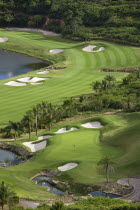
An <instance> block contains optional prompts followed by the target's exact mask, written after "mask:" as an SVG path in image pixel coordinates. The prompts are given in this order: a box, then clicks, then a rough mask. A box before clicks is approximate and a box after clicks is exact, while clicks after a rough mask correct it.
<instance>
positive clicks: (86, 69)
mask: <svg viewBox="0 0 140 210" xmlns="http://www.w3.org/2000/svg"><path fill="white" fill-rule="evenodd" d="M2 36H7V37H8V38H9V41H8V42H5V43H0V48H1V49H8V50H13V51H17V52H22V53H25V54H28V55H31V56H35V57H38V58H42V59H45V60H51V61H53V62H54V63H56V64H57V65H59V66H61V65H65V66H67V67H68V68H67V69H64V70H60V71H51V72H50V73H49V74H46V77H51V79H50V80H47V81H45V82H44V83H43V84H42V85H37V86H31V85H27V86H25V87H10V86H6V85H4V83H5V82H8V81H11V80H13V78H12V79H7V80H3V81H0V96H1V97H0V98H1V100H0V115H1V117H0V126H3V125H4V124H6V123H7V122H8V121H9V120H12V121H18V120H20V119H21V117H22V116H23V114H24V113H25V112H26V111H27V110H29V109H30V108H31V107H32V106H33V105H35V104H36V103H39V102H41V101H44V100H46V101H48V102H52V103H60V102H61V101H62V100H64V99H65V98H66V97H71V96H76V95H79V94H86V93H89V92H91V91H92V90H91V87H90V83H91V82H92V81H95V80H101V79H102V78H103V77H104V76H105V75H106V73H104V72H102V73H101V72H99V70H100V69H101V68H107V67H109V68H121V67H133V66H134V67H136V66H140V48H136V47H130V46H122V45H118V44H113V43H108V42H103V41H92V42H91V43H90V44H93V45H97V46H98V47H105V50H104V51H103V52H99V53H88V52H84V51H83V50H82V48H83V47H84V46H83V45H84V43H81V42H72V41H69V40H63V39H61V38H60V37H46V36H43V35H41V34H39V33H31V32H14V31H7V30H0V37H2ZM57 48H59V49H64V53H61V54H57V55H56V54H55V55H51V54H50V53H49V50H50V49H57ZM64 57H65V61H64V59H63V58H64ZM113 75H114V76H116V77H117V79H120V78H122V77H123V76H124V74H122V73H113ZM24 76H25V75H24ZM26 76H37V77H38V76H39V75H37V74H36V72H30V73H28V74H26ZM40 77H41V75H40ZM43 77H44V75H43ZM17 78H21V76H18V77H16V78H14V80H15V79H17ZM15 113H16V114H15Z"/></svg>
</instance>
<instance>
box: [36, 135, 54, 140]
mask: <svg viewBox="0 0 140 210" xmlns="http://www.w3.org/2000/svg"><path fill="white" fill-rule="evenodd" d="M50 137H52V135H46V136H39V137H38V140H44V139H48V138H50Z"/></svg>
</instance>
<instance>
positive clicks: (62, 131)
mask: <svg viewBox="0 0 140 210" xmlns="http://www.w3.org/2000/svg"><path fill="white" fill-rule="evenodd" d="M76 130H78V128H75V127H73V128H71V129H70V130H67V129H66V128H60V129H59V130H58V131H57V132H55V133H68V132H71V131H76Z"/></svg>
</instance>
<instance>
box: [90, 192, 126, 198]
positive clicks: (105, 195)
mask: <svg viewBox="0 0 140 210" xmlns="http://www.w3.org/2000/svg"><path fill="white" fill-rule="evenodd" d="M89 195H91V196H92V197H100V196H102V197H109V198H122V196H121V195H117V194H113V193H106V192H101V191H95V192H92V193H90V194H89Z"/></svg>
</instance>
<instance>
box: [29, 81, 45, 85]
mask: <svg viewBox="0 0 140 210" xmlns="http://www.w3.org/2000/svg"><path fill="white" fill-rule="evenodd" d="M42 83H43V82H36V83H32V82H31V83H30V84H31V85H40V84H42Z"/></svg>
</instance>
